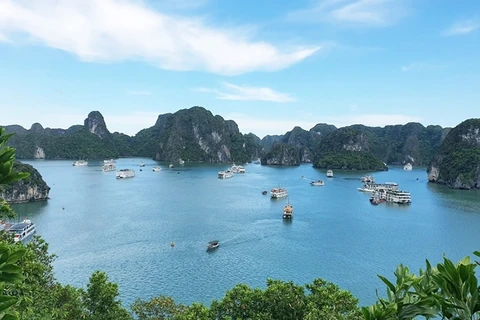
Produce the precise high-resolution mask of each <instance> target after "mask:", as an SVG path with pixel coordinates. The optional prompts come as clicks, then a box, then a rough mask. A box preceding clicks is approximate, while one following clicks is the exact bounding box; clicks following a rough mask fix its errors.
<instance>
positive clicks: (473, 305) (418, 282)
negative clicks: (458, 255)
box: [362, 252, 480, 320]
mask: <svg viewBox="0 0 480 320" xmlns="http://www.w3.org/2000/svg"><path fill="white" fill-rule="evenodd" d="M475 255H477V256H480V253H479V252H475ZM477 265H478V262H477V263H472V262H471V260H470V257H465V258H463V259H462V260H460V261H459V262H458V263H457V264H454V263H453V262H452V261H451V260H449V259H447V258H446V257H444V259H443V263H439V264H437V266H436V268H433V267H432V266H431V264H430V262H429V261H428V260H427V262H426V268H425V270H420V272H419V275H418V276H417V275H415V274H412V273H410V271H409V269H408V268H407V267H405V266H403V265H400V266H399V267H398V268H397V270H396V271H395V278H396V282H395V283H392V282H390V281H389V280H388V279H386V278H385V277H382V276H379V277H380V279H381V280H382V281H383V282H384V283H385V285H386V286H387V298H386V299H384V298H379V299H378V301H377V303H376V304H374V305H372V306H370V307H365V308H362V313H363V315H364V318H365V319H366V320H391V319H392V320H393V319H395V320H397V319H398V320H410V319H418V318H419V317H423V318H425V319H432V318H440V319H452V320H454V319H459V320H460V319H480V299H479V293H480V287H479V286H478V280H477V277H476V275H475V268H476V267H477Z"/></svg>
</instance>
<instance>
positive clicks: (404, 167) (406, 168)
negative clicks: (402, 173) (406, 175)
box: [403, 162, 413, 171]
mask: <svg viewBox="0 0 480 320" xmlns="http://www.w3.org/2000/svg"><path fill="white" fill-rule="evenodd" d="M412 169H413V166H412V164H411V163H410V162H408V163H407V164H406V165H404V166H403V170H407V171H410V170H412Z"/></svg>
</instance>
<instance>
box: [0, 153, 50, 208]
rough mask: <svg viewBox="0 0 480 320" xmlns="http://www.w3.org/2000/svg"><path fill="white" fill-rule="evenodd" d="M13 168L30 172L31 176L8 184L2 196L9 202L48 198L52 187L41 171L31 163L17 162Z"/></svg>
mask: <svg viewBox="0 0 480 320" xmlns="http://www.w3.org/2000/svg"><path fill="white" fill-rule="evenodd" d="M13 169H14V170H15V171H18V172H28V173H30V176H29V177H28V178H26V179H24V180H20V181H17V182H14V183H13V184H11V185H8V186H6V187H5V188H4V189H3V190H2V191H1V193H0V197H1V198H3V199H5V200H6V201H7V202H8V203H22V202H30V201H39V200H46V199H48V194H49V192H50V187H49V186H48V185H47V184H46V183H45V181H44V180H43V178H42V176H41V175H40V173H39V172H38V171H37V170H36V169H35V168H34V167H32V166H31V165H29V164H25V163H21V162H18V161H17V162H15V164H14V166H13Z"/></svg>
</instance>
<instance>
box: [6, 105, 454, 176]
mask: <svg viewBox="0 0 480 320" xmlns="http://www.w3.org/2000/svg"><path fill="white" fill-rule="evenodd" d="M4 127H5V128H6V130H7V132H15V133H16V135H15V136H13V137H12V138H11V139H10V145H11V146H13V147H15V148H16V149H17V158H18V159H109V158H117V157H128V156H142V157H150V158H152V159H155V160H159V161H173V162H175V161H178V160H179V159H183V160H186V161H201V162H210V163H215V162H218V163H231V162H237V163H244V162H248V161H251V160H254V159H257V158H261V162H262V164H268V165H299V164H301V163H312V165H313V166H315V167H319V168H330V169H347V170H386V169H387V168H386V165H385V164H394V165H400V164H404V163H407V162H409V163H412V164H413V165H422V166H426V165H428V164H430V163H431V162H432V160H433V159H434V157H435V155H436V153H437V152H439V151H440V150H443V152H446V151H448V148H446V147H445V146H442V142H443V141H444V139H445V137H446V136H447V134H448V133H449V131H450V128H442V127H440V126H427V127H425V126H423V125H422V124H420V123H408V124H405V125H389V126H385V127H383V128H381V127H367V126H363V125H352V126H348V127H343V128H336V127H335V126H333V125H329V124H325V123H319V124H317V125H315V126H314V127H313V128H311V129H309V130H304V129H302V128H300V127H294V128H292V130H291V131H288V132H286V133H285V134H283V135H273V136H269V135H268V136H265V137H264V138H263V139H260V138H259V137H257V136H256V135H254V134H251V133H249V134H242V133H241V132H240V131H239V129H238V126H237V124H236V123H235V121H232V120H225V119H224V118H222V117H221V116H219V115H213V114H212V113H211V112H210V111H208V110H206V109H204V108H202V107H192V108H190V109H183V110H179V111H177V112H175V113H167V114H161V115H159V116H158V118H157V121H156V123H155V125H154V126H152V127H150V128H146V129H143V130H141V131H139V132H138V133H137V134H136V135H135V136H128V135H125V134H122V133H118V132H115V133H111V132H110V131H109V130H108V129H107V125H106V123H105V120H104V118H103V116H102V114H101V113H100V112H98V111H92V112H90V113H89V114H88V116H87V118H86V119H85V121H84V124H83V125H74V126H71V127H70V128H68V129H51V128H43V126H42V125H41V124H38V123H35V124H33V125H32V126H31V128H30V129H28V130H27V129H25V128H23V127H21V126H18V125H7V126H4ZM441 146H442V147H441ZM445 150H446V151H445ZM435 159H436V160H435V163H439V162H441V161H439V158H435ZM440 177H441V175H440ZM432 180H434V179H432ZM440 180H441V179H440ZM442 181H443V180H442Z"/></svg>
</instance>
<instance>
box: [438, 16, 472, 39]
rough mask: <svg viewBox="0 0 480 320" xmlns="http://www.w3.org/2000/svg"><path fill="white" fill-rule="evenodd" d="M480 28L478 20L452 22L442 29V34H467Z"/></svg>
mask: <svg viewBox="0 0 480 320" xmlns="http://www.w3.org/2000/svg"><path fill="white" fill-rule="evenodd" d="M478 28H480V22H479V21H478V20H473V19H472V20H465V21H460V22H457V23H454V24H453V25H452V26H450V27H449V28H448V29H446V30H445V31H443V35H444V36H459V35H463V34H468V33H470V32H473V31H475V30H477V29H478Z"/></svg>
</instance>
